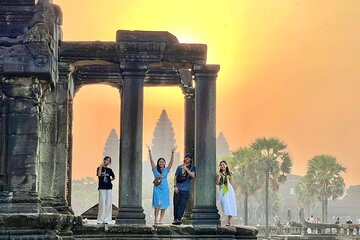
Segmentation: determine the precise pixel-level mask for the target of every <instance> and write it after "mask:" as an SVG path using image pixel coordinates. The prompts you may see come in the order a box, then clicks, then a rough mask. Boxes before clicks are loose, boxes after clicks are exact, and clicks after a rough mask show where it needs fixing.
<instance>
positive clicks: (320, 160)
mask: <svg viewBox="0 0 360 240" xmlns="http://www.w3.org/2000/svg"><path fill="white" fill-rule="evenodd" d="M345 171H346V168H345V167H343V166H341V165H340V164H338V163H337V162H336V158H334V157H332V156H329V155H319V156H315V157H314V158H313V159H311V160H310V161H309V162H308V171H307V173H306V175H305V177H304V178H305V180H304V181H306V182H307V183H308V185H307V187H308V188H309V191H310V192H311V193H312V194H314V195H315V196H316V198H317V199H318V200H319V201H321V199H330V198H332V199H336V198H339V197H340V196H342V195H343V194H344V191H345V182H344V178H343V177H342V176H341V173H343V172H345Z"/></svg>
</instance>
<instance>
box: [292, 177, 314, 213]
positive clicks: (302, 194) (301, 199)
mask: <svg viewBox="0 0 360 240" xmlns="http://www.w3.org/2000/svg"><path fill="white" fill-rule="evenodd" d="M308 181H309V180H308V178H305V177H303V178H301V180H300V182H299V183H298V184H297V185H296V190H295V194H296V198H297V202H298V204H299V205H300V206H301V207H302V208H304V209H305V211H306V214H307V215H308V216H310V213H311V210H312V209H314V207H315V201H316V196H315V195H314V193H312V192H311V191H310V189H309V187H308V186H309V184H311V183H309V182H308Z"/></svg>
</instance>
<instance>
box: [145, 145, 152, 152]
mask: <svg viewBox="0 0 360 240" xmlns="http://www.w3.org/2000/svg"><path fill="white" fill-rule="evenodd" d="M146 147H147V149H148V151H149V152H151V149H150V147H149V145H147V144H146Z"/></svg>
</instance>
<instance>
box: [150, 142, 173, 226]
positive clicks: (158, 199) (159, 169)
mask: <svg viewBox="0 0 360 240" xmlns="http://www.w3.org/2000/svg"><path fill="white" fill-rule="evenodd" d="M146 146H147V148H148V150H149V158H150V163H151V169H152V171H153V174H154V178H157V177H159V176H161V182H160V184H159V185H157V186H155V185H154V186H153V198H152V206H153V208H154V219H155V220H154V224H162V223H163V219H164V215H165V210H166V209H167V208H168V207H169V206H170V190H169V184H168V180H167V177H168V175H169V171H170V169H171V167H172V165H173V162H174V152H175V150H176V147H174V148H173V149H172V151H171V159H170V162H169V164H168V166H167V167H166V161H165V159H164V158H159V159H158V160H157V162H156V165H155V162H154V160H153V158H152V155H151V149H150V147H149V146H148V145H146ZM159 213H160V216H159Z"/></svg>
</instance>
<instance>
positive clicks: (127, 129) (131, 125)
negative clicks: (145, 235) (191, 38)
mask: <svg viewBox="0 0 360 240" xmlns="http://www.w3.org/2000/svg"><path fill="white" fill-rule="evenodd" d="M122 76H123V87H122V92H121V126H120V164H119V166H120V171H119V172H120V176H119V177H118V179H119V213H118V216H117V219H116V223H118V224H145V214H144V209H143V208H142V133H143V94H144V78H145V71H144V70H135V69H131V70H129V69H126V70H124V71H123V73H122Z"/></svg>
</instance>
